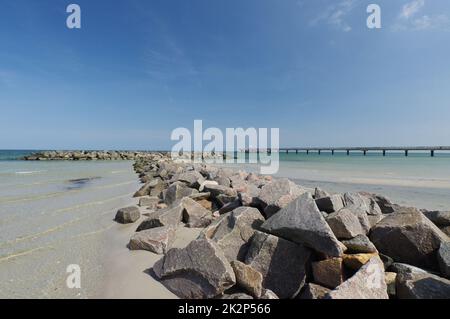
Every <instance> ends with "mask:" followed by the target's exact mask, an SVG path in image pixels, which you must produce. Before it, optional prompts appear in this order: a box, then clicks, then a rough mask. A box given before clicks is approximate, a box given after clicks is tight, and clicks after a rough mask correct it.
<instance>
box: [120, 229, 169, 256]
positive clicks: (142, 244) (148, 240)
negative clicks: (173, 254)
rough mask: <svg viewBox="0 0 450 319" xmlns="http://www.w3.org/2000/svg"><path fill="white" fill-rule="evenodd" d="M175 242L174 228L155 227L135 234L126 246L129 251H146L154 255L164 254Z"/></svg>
mask: <svg viewBox="0 0 450 319" xmlns="http://www.w3.org/2000/svg"><path fill="white" fill-rule="evenodd" d="M174 240H175V228H173V227H172V226H164V227H157V228H152V229H147V230H143V231H141V232H137V233H135V234H134V235H133V236H132V237H131V239H130V243H129V244H128V248H129V249H130V250H148V251H151V252H153V253H155V254H165V253H166V252H167V251H168V250H169V249H170V248H171V247H172V244H173V241H174Z"/></svg>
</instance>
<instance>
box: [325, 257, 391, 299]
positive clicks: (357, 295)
mask: <svg viewBox="0 0 450 319" xmlns="http://www.w3.org/2000/svg"><path fill="white" fill-rule="evenodd" d="M384 277H385V276H384V266H383V262H382V261H381V260H380V258H378V257H373V258H372V259H371V260H370V261H369V262H368V263H367V264H365V265H364V266H363V267H362V268H361V269H360V270H358V271H357V272H356V274H354V275H353V276H352V277H351V278H349V279H348V280H346V281H345V282H344V283H343V284H342V285H340V286H338V287H337V288H336V289H335V290H333V291H331V292H330V293H329V294H327V296H326V297H325V298H327V299H388V298H389V296H388V294H387V286H386V281H385V278H384Z"/></svg>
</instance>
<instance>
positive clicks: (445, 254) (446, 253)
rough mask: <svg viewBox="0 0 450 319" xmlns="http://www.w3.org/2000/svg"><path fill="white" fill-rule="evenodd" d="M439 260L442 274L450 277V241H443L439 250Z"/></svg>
mask: <svg viewBox="0 0 450 319" xmlns="http://www.w3.org/2000/svg"><path fill="white" fill-rule="evenodd" d="M438 261H439V267H440V270H441V274H442V276H444V277H446V278H450V242H448V241H447V242H444V243H441V247H439V250H438Z"/></svg>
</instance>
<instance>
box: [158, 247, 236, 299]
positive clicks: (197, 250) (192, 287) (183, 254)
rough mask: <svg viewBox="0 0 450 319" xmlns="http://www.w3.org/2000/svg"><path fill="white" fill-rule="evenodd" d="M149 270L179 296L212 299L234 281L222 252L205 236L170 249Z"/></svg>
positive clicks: (229, 266) (231, 270) (231, 271)
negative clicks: (151, 269) (182, 246)
mask: <svg viewBox="0 0 450 319" xmlns="http://www.w3.org/2000/svg"><path fill="white" fill-rule="evenodd" d="M153 271H154V273H155V275H156V276H157V277H158V278H159V279H160V280H161V283H162V284H163V285H164V286H166V287H167V288H168V289H169V290H170V291H172V292H173V293H174V294H176V295H177V296H178V297H180V298H188V299H200V298H213V297H215V296H217V295H220V294H222V293H223V292H224V291H225V290H227V289H228V288H230V287H232V286H234V284H235V283H236V278H235V275H234V272H233V269H232V268H231V265H230V263H229V262H228V260H227V259H226V257H225V255H224V253H223V251H222V250H221V249H220V248H219V247H218V246H217V244H216V243H215V242H213V241H211V240H207V239H197V240H194V241H192V242H191V243H190V244H189V245H188V246H187V247H186V248H183V249H178V248H172V249H171V250H169V251H168V252H167V254H166V255H165V256H164V257H163V258H162V259H160V260H159V261H157V262H156V263H155V265H154V266H153Z"/></svg>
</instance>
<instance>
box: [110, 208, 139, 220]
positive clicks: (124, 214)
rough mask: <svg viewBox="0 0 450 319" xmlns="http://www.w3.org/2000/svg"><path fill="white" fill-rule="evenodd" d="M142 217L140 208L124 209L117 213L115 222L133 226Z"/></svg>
mask: <svg viewBox="0 0 450 319" xmlns="http://www.w3.org/2000/svg"><path fill="white" fill-rule="evenodd" d="M140 217H141V213H140V211H139V208H137V207H136V206H130V207H124V208H121V209H119V210H118V211H117V213H116V217H115V219H114V220H115V221H116V222H118V223H121V224H131V223H134V222H135V221H137V220H138V219H139V218H140Z"/></svg>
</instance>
